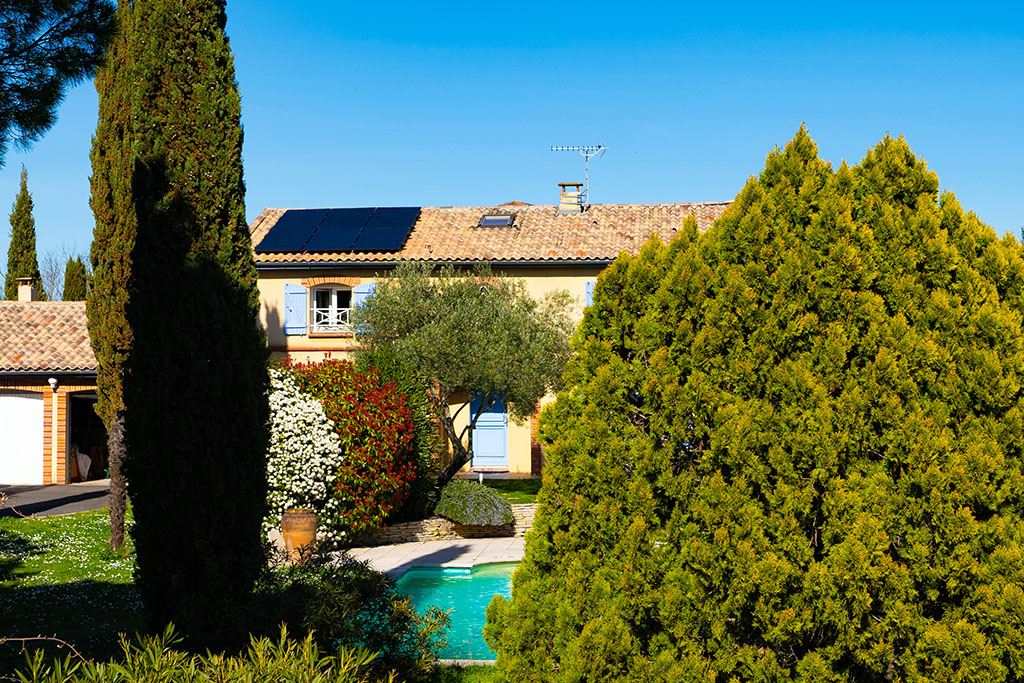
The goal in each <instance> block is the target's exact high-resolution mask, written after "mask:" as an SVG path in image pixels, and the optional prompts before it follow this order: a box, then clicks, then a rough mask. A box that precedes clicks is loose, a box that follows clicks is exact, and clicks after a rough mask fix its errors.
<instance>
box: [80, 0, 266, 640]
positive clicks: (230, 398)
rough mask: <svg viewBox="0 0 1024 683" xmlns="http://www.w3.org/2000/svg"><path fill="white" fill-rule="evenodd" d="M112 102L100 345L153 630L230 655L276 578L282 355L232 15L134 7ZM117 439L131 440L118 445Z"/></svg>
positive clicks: (100, 144)
mask: <svg viewBox="0 0 1024 683" xmlns="http://www.w3.org/2000/svg"><path fill="white" fill-rule="evenodd" d="M119 19H120V28H121V34H120V36H119V37H118V38H117V39H116V41H115V44H114V45H113V47H112V49H111V53H110V55H109V58H108V63H107V66H106V68H105V70H104V72H103V73H102V74H101V76H100V78H98V79H97V88H98V90H99V93H100V123H99V127H98V129H97V133H96V138H95V141H94V146H93V179H92V183H93V210H94V213H95V215H96V235H95V238H94V246H93V254H92V261H93V270H94V285H93V290H92V293H91V294H90V303H91V308H92V309H94V313H95V315H94V316H92V318H91V325H92V327H94V328H95V330H96V332H95V336H94V339H93V343H94V345H95V346H96V349H97V356H98V357H99V356H101V355H103V356H105V357H104V358H101V359H100V370H101V372H100V383H101V384H102V385H104V386H103V387H102V388H101V396H102V397H103V405H102V406H101V409H102V411H103V412H104V415H105V417H107V419H108V420H109V421H110V422H111V424H112V427H116V426H117V423H118V416H119V415H120V416H121V417H122V419H123V421H122V423H121V424H122V425H123V434H124V447H125V453H124V458H125V459H124V463H123V464H124V473H125V475H126V478H127V481H128V484H129V487H130V491H131V499H132V505H133V511H134V516H135V525H134V528H133V530H132V536H133V539H134V541H135V548H136V556H137V576H136V579H137V584H138V586H139V589H140V591H141V593H142V596H143V600H144V601H145V603H146V605H147V608H148V609H149V611H150V614H151V616H152V618H153V624H154V626H156V625H160V624H163V623H166V622H168V621H173V622H174V623H175V624H177V625H178V627H179V628H181V629H182V630H183V631H184V632H185V633H186V634H187V635H188V636H190V637H191V638H192V639H193V643H194V644H196V645H220V644H227V642H228V641H229V640H231V639H232V638H233V637H237V636H239V635H240V634H239V633H237V632H234V631H233V629H235V628H237V624H238V621H239V620H238V619H236V618H235V615H236V611H235V610H234V609H233V608H235V607H237V606H238V605H241V604H244V602H245V599H246V597H247V595H248V594H249V592H250V590H251V587H252V583H253V581H254V579H255V577H256V575H257V573H258V572H259V570H260V566H261V561H262V554H261V547H260V520H261V519H262V516H263V508H264V506H265V500H266V479H265V464H264V461H263V453H264V452H265V449H266V439H267V433H266V423H267V413H268V409H267V404H266V386H267V376H266V367H265V361H266V355H267V352H266V345H265V340H264V337H263V333H262V332H261V330H260V328H259V325H258V323H257V314H258V310H259V300H258V297H257V291H256V270H255V266H254V265H253V260H252V252H251V244H250V241H249V233H248V230H247V228H246V223H245V216H244V193H245V188H244V184H243V181H242V156H241V153H242V129H241V125H240V103H239V97H238V90H237V85H236V83H235V77H234V66H233V62H232V59H231V53H230V48H229V45H228V40H227V38H226V37H225V35H224V25H225V10H224V2H223V0H134V1H131V2H129V1H128V0H122V1H121V2H120V4H119ZM112 431H115V432H116V431H117V430H112Z"/></svg>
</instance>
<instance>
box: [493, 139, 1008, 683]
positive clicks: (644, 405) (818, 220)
mask: <svg viewBox="0 0 1024 683" xmlns="http://www.w3.org/2000/svg"><path fill="white" fill-rule="evenodd" d="M938 188H939V183H938V179H937V178H936V176H935V175H934V174H933V173H931V172H929V171H928V170H927V168H926V166H925V164H924V162H923V161H922V160H920V159H919V158H917V157H916V156H915V155H914V154H913V153H912V152H911V150H910V149H909V147H908V146H907V144H906V143H905V142H904V141H903V140H902V139H891V138H888V137H887V138H885V139H884V140H883V141H882V142H881V143H879V144H878V145H877V146H876V147H875V148H874V149H873V150H871V151H870V152H869V153H868V155H867V156H866V157H865V159H864V161H863V162H861V164H860V165H859V166H854V167H848V166H846V165H845V164H844V165H842V166H840V167H839V168H838V169H832V168H831V167H830V166H829V165H828V164H827V163H825V162H823V161H821V160H820V159H818V157H817V150H816V147H815V145H814V143H813V141H811V139H810V137H809V136H808V135H807V133H806V132H805V131H804V130H801V131H800V132H799V133H798V135H797V136H796V137H795V138H794V139H793V141H792V142H790V143H789V144H788V145H787V146H786V148H785V149H784V150H782V151H779V150H776V151H775V152H773V153H771V154H770V155H769V156H768V159H767V163H766V165H765V168H764V171H763V172H762V173H761V174H760V176H759V177H757V178H751V179H750V181H749V182H748V183H747V185H746V187H744V188H743V190H742V192H741V193H740V194H739V195H738V196H737V198H736V200H735V202H734V203H733V205H732V206H731V207H730V208H729V210H728V211H726V213H725V214H724V215H723V216H722V217H721V218H720V219H719V220H718V221H717V222H716V223H715V225H714V226H713V227H712V228H711V229H710V230H709V231H708V233H707V234H706V235H704V236H698V234H697V230H696V224H695V223H694V222H693V221H692V220H691V221H688V222H687V224H686V225H684V226H683V229H682V230H681V231H680V233H679V237H677V238H676V239H675V240H674V241H673V242H672V243H671V244H670V245H668V246H665V245H662V244H660V243H659V242H657V241H652V242H650V243H648V244H647V245H646V246H645V247H644V248H643V249H642V251H641V253H640V254H639V255H638V256H637V257H632V258H630V257H620V258H619V259H618V260H617V261H616V263H615V264H614V265H612V266H611V267H610V268H609V269H608V270H606V271H605V272H604V273H602V275H601V276H600V277H599V279H598V285H597V289H596V292H595V296H594V304H593V306H591V307H589V308H588V309H587V311H586V313H585V316H584V320H583V322H582V324H581V327H580V330H579V332H578V335H577V337H576V339H575V341H574V344H575V348H576V355H575V356H574V359H573V360H572V361H571V363H570V366H569V369H568V370H567V375H566V380H567V382H566V384H567V387H568V389H567V391H566V392H564V393H562V394H561V395H560V396H559V397H558V399H557V400H556V402H555V403H554V404H553V405H552V406H551V407H550V408H549V409H547V410H545V412H544V414H543V415H542V419H541V438H542V440H544V441H545V442H546V443H547V444H548V448H547V451H546V455H547V456H548V462H547V464H546V465H545V470H544V485H543V488H542V489H541V492H540V496H539V503H540V505H539V510H538V515H537V519H536V523H535V525H534V528H533V532H532V534H531V535H530V536H529V537H528V539H527V544H526V557H525V559H524V561H523V563H522V564H521V565H520V567H519V570H518V571H517V573H516V576H515V579H514V580H513V588H512V598H513V599H512V601H511V602H509V601H505V600H501V599H496V600H495V601H494V602H493V603H492V604H491V606H490V608H489V610H488V626H487V628H486V630H485V635H486V637H487V638H488V640H489V642H491V643H492V646H496V649H497V652H498V667H499V669H501V670H502V671H503V672H504V673H505V675H506V676H507V677H508V678H509V679H510V680H512V681H518V680H536V681H553V680H588V681H611V680H615V681H620V680H681V681H693V680H701V681H737V682H740V681H808V682H810V681H829V682H838V681H922V682H923V681H961V682H967V681H979V682H980V681H1019V680H1021V679H1022V677H1024V659H1022V658H1021V653H1022V652H1024V629H1022V628H1021V626H1020V614H1021V607H1020V605H1021V604H1022V602H1024V590H1022V586H1024V552H1022V550H1021V543H1020V541H1021V539H1022V538H1024V520H1022V514H1024V475H1022V472H1024V452H1022V444H1024V385H1022V383H1021V377H1024V343H1022V340H1024V331H1022V329H1021V321H1022V315H1024V299H1022V297H1024V260H1022V252H1021V247H1020V245H1018V244H1017V243H1016V241H1015V240H1014V239H1013V238H1012V237H1005V238H1003V239H1002V240H1000V239H999V238H997V237H996V235H995V234H994V233H993V231H992V229H991V228H989V227H987V226H985V225H984V224H982V223H981V222H980V221H979V220H978V218H977V217H976V216H974V215H973V214H970V213H966V212H964V211H963V209H962V208H961V207H960V205H959V204H958V203H957V201H956V199H955V198H954V197H953V195H952V194H950V193H943V194H941V195H940V194H939V191H938Z"/></svg>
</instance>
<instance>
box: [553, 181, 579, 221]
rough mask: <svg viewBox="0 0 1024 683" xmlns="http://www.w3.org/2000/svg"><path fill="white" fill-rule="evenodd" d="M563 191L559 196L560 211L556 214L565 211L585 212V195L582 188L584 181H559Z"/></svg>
mask: <svg viewBox="0 0 1024 683" xmlns="http://www.w3.org/2000/svg"><path fill="white" fill-rule="evenodd" d="M558 186H559V187H560V188H562V193H561V194H560V195H559V196H558V211H556V212H555V215H556V216H561V215H562V214H563V213H583V195H582V193H581V192H580V188H581V187H583V183H558Z"/></svg>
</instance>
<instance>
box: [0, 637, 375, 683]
mask: <svg viewBox="0 0 1024 683" xmlns="http://www.w3.org/2000/svg"><path fill="white" fill-rule="evenodd" d="M178 642H179V641H178V639H177V637H176V636H175V634H174V629H173V627H168V628H167V629H166V630H165V631H164V632H163V634H161V635H155V636H144V637H140V638H139V641H138V642H137V643H129V642H128V641H127V639H126V638H125V637H124V636H122V637H121V648H122V651H123V657H121V658H119V659H117V660H113V661H110V662H81V661H78V660H75V659H72V656H71V655H68V656H67V657H66V658H65V659H63V660H56V661H52V660H48V659H47V658H46V654H45V651H44V650H42V649H38V650H36V651H35V652H33V653H32V655H29V656H28V664H27V666H26V668H25V670H24V671H20V672H18V676H19V679H20V680H23V681H26V683H66V682H70V681H103V682H104V683H137V682H138V681H196V682H197V683H202V682H203V681H209V682H211V683H212V682H213V681H218V682H222V683H229V682H231V681H237V682H238V683H246V682H248V681H321V682H322V683H368V681H370V680H371V678H370V673H371V663H372V662H374V654H373V653H372V652H370V651H368V650H364V649H358V648H340V649H338V648H331V649H329V650H327V652H332V653H334V654H332V655H328V654H325V653H324V650H323V649H322V648H321V647H320V646H318V644H317V642H316V641H315V640H314V639H313V637H312V636H311V635H307V636H306V637H305V638H304V639H303V640H301V641H296V640H294V639H292V638H290V637H289V636H288V632H287V630H286V629H285V628H283V627H282V628H281V631H280V636H279V638H278V639H277V640H271V639H269V638H252V639H251V640H250V643H249V648H248V649H247V650H246V651H245V652H243V653H241V654H240V655H238V656H225V655H221V654H211V653H209V652H207V653H206V654H204V655H190V654H187V653H185V652H181V651H179V650H176V649H174V646H175V645H176V644H177V643H178ZM389 680H393V677H392V678H391V679H389Z"/></svg>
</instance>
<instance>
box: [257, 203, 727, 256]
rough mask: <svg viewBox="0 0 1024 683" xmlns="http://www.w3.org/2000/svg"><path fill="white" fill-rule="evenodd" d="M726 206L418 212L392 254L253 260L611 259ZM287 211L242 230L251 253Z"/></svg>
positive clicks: (700, 223)
mask: <svg viewBox="0 0 1024 683" xmlns="http://www.w3.org/2000/svg"><path fill="white" fill-rule="evenodd" d="M730 203H731V202H701V203H692V204H594V205H591V206H590V207H588V208H587V210H586V211H585V212H584V213H581V214H566V215H561V216H556V215H555V210H556V209H557V207H556V206H554V205H547V206H531V205H523V204H519V205H515V206H509V205H500V206H459V207H437V206H431V207H423V209H422V210H421V211H420V216H419V218H418V219H417V221H416V224H415V225H414V226H413V229H412V232H411V233H410V234H409V237H408V238H406V241H405V244H404V245H403V246H402V248H401V249H400V250H399V251H395V252H294V253H289V252H277V253H265V254H261V253H257V254H256V255H255V259H256V263H257V265H260V264H269V263H307V262H321V263H322V262H386V261H490V262H495V261H538V262H544V261H565V260H574V261H576V260H585V261H586V260H611V259H614V258H615V257H616V256H618V255H619V253H620V252H622V251H627V252H630V253H636V252H638V251H639V249H640V247H641V246H642V245H643V244H644V242H646V241H647V239H648V238H649V237H650V236H651V235H658V236H659V237H661V238H662V239H663V240H666V241H668V240H670V239H671V238H672V237H673V235H675V233H676V231H677V230H679V229H680V228H681V227H682V225H683V220H684V219H685V218H686V217H687V216H694V217H695V218H696V219H697V227H698V228H699V229H700V230H701V231H702V232H703V231H704V230H707V229H708V228H709V227H710V226H711V224H712V223H713V222H714V221H715V219H716V218H718V217H719V216H721V215H722V213H723V212H724V211H725V209H726V208H728V206H729V204H730ZM287 210H288V209H264V210H263V212H262V213H260V215H259V216H257V217H256V220H254V221H253V222H252V225H251V226H249V232H250V234H251V236H252V242H253V245H254V246H258V245H259V243H260V241H261V240H262V239H263V238H264V237H265V236H266V235H267V233H268V232H270V229H271V228H272V227H273V226H274V224H276V223H277V221H278V219H280V218H281V215H282V214H284V212H285V211H287ZM510 210H512V211H513V212H514V213H515V227H512V228H479V227H477V226H478V225H479V224H480V217H481V216H482V215H484V214H485V213H508V212H509V211H510Z"/></svg>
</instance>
